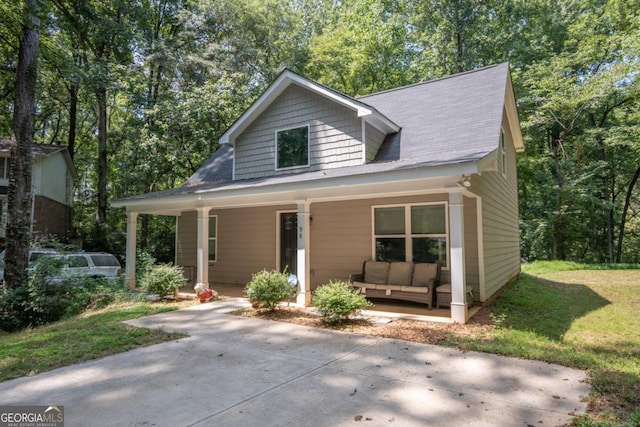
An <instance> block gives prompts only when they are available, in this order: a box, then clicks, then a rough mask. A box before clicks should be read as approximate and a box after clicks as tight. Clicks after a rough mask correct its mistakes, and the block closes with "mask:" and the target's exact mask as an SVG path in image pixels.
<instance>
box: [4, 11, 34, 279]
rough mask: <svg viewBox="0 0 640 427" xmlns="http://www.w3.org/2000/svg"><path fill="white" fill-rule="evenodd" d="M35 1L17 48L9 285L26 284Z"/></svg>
mask: <svg viewBox="0 0 640 427" xmlns="http://www.w3.org/2000/svg"><path fill="white" fill-rule="evenodd" d="M38 12H39V4H38V0H25V2H24V18H23V22H22V36H21V37H20V47H19V50H18V68H17V70H16V84H15V102H14V113H13V134H14V138H13V144H12V148H11V167H10V172H9V189H8V199H9V207H8V217H7V249H6V253H5V280H6V283H7V286H8V287H9V288H17V287H19V286H21V285H24V284H25V283H26V278H27V266H28V261H29V245H30V242H31V205H32V198H31V168H32V148H31V145H32V144H33V121H34V111H35V93H36V82H37V78H38V43H39V35H38V28H39V26H40V20H39V18H38Z"/></svg>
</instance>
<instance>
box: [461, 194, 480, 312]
mask: <svg viewBox="0 0 640 427" xmlns="http://www.w3.org/2000/svg"><path fill="white" fill-rule="evenodd" d="M476 204H477V202H476V199H475V198H473V197H465V198H464V237H465V239H464V262H465V276H466V282H467V285H469V286H472V287H473V297H474V299H475V300H479V299H480V269H479V261H478V220H477V212H476Z"/></svg>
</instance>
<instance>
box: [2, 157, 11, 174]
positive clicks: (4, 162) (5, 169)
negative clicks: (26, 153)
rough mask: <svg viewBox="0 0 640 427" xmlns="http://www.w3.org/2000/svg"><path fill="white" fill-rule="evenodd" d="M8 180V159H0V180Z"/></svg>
mask: <svg viewBox="0 0 640 427" xmlns="http://www.w3.org/2000/svg"><path fill="white" fill-rule="evenodd" d="M8 178H9V158H8V157H0V179H8Z"/></svg>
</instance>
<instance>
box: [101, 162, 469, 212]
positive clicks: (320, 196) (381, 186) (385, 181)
mask: <svg viewBox="0 0 640 427" xmlns="http://www.w3.org/2000/svg"><path fill="white" fill-rule="evenodd" d="M479 172H480V171H479V169H478V164H477V163H476V162H465V163H459V164H453V165H443V166H437V167H429V168H413V169H400V170H393V171H386V172H377V173H370V174H361V175H350V176H346V177H339V178H327V179H318V180H314V181H306V182H287V183H281V184H272V185H268V186H248V187H242V188H235V189H228V190H219V191H202V192H199V193H198V192H196V193H191V194H181V195H172V196H164V197H157V198H152V199H137V200H127V199H121V200H115V201H113V202H112V204H111V206H112V207H116V208H118V207H121V208H122V207H124V208H127V210H128V211H132V212H139V213H150V214H163V215H179V213H180V212H182V211H185V210H190V209H195V208H197V207H205V206H210V207H218V208H232V207H243V206H265V205H280V204H287V203H294V202H295V201H296V200H309V201H319V200H338V199H345V200H346V199H352V198H354V197H359V198H366V197H381V195H382V194H386V195H400V194H407V192H413V193H416V192H418V193H423V192H429V191H430V192H446V191H448V190H447V187H449V186H452V185H455V183H456V182H457V181H459V179H460V176H461V175H470V174H476V173H479Z"/></svg>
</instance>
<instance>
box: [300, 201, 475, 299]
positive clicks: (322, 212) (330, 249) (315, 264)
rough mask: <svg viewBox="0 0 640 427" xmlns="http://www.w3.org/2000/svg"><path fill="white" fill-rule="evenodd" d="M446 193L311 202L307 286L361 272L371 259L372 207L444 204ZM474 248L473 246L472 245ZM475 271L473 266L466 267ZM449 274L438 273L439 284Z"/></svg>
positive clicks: (347, 277)
mask: <svg viewBox="0 0 640 427" xmlns="http://www.w3.org/2000/svg"><path fill="white" fill-rule="evenodd" d="M448 200H449V196H448V195H447V194H434V195H422V196H407V197H386V198H380V199H367V200H352V201H340V202H325V203H313V204H312V205H311V216H312V218H313V222H312V224H311V242H312V243H311V269H312V275H311V286H312V287H313V288H315V287H316V286H318V285H321V284H324V283H328V282H329V281H330V280H334V279H335V280H347V279H349V275H350V274H354V273H358V272H361V271H362V264H363V263H364V261H366V260H369V259H371V256H372V250H373V248H372V245H373V237H372V224H371V221H372V218H371V209H372V207H373V206H380V205H394V204H410V203H430V202H447V201H448ZM476 246H477V245H476ZM474 269H475V270H477V265H476V266H475V267H472V268H470V270H471V271H473V270H474ZM449 277H450V275H449V271H448V270H447V271H443V272H442V281H443V282H444V281H448V280H449Z"/></svg>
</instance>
